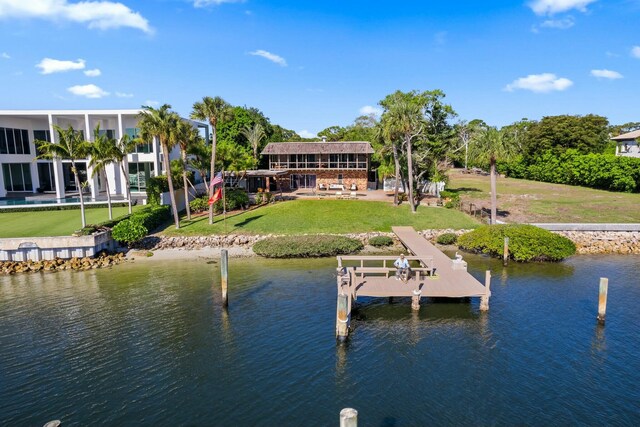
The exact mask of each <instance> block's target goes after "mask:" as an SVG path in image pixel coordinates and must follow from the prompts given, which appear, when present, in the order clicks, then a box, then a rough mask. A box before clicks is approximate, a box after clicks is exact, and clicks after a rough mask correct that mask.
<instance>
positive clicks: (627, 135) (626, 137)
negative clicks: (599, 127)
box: [611, 129, 640, 141]
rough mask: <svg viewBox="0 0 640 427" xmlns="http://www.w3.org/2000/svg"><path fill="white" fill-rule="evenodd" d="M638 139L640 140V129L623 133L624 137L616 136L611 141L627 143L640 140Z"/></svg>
mask: <svg viewBox="0 0 640 427" xmlns="http://www.w3.org/2000/svg"><path fill="white" fill-rule="evenodd" d="M638 138H640V129H638V130H634V131H632V132H627V133H623V134H622V135H618V136H614V137H613V138H611V139H613V140H614V141H626V140H629V139H638Z"/></svg>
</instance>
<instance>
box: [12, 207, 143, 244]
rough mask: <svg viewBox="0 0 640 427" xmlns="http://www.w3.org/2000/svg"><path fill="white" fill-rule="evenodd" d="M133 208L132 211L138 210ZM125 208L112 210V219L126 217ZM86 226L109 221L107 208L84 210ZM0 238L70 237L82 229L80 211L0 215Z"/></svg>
mask: <svg viewBox="0 0 640 427" xmlns="http://www.w3.org/2000/svg"><path fill="white" fill-rule="evenodd" d="M139 208H140V206H134V207H133V209H134V210H135V209H139ZM127 212H128V210H127V208H126V207H118V208H113V217H114V218H117V217H119V216H122V215H126V213H127ZM86 216H87V224H97V223H100V222H103V221H106V220H108V219H109V212H108V211H107V208H106V207H105V208H92V209H87V210H86ZM0 224H2V226H0V238H6V237H43V236H70V235H71V234H72V233H73V232H74V231H75V230H79V229H81V228H82V221H81V219H80V209H73V210H66V211H41V212H8V213H0Z"/></svg>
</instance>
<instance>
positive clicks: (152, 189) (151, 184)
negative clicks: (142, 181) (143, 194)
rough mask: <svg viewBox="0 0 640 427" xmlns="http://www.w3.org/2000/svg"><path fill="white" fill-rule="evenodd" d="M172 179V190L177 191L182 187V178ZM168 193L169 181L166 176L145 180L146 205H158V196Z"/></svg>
mask: <svg viewBox="0 0 640 427" xmlns="http://www.w3.org/2000/svg"><path fill="white" fill-rule="evenodd" d="M171 177H172V178H173V190H174V191H175V190H179V189H181V188H182V187H183V185H182V176H180V177H179V178H177V177H174V176H173V174H172V175H171ZM167 191H169V181H167V176H166V175H158V176H152V177H150V178H149V179H148V180H147V203H148V204H150V205H159V204H160V195H161V194H162V193H166V192H167Z"/></svg>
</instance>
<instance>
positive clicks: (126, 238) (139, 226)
mask: <svg viewBox="0 0 640 427" xmlns="http://www.w3.org/2000/svg"><path fill="white" fill-rule="evenodd" d="M148 232H149V230H148V229H147V227H145V226H144V224H143V222H142V218H136V217H132V218H130V219H126V220H124V221H121V222H119V223H118V224H116V226H115V227H113V230H112V232H111V236H112V237H113V238H114V239H115V240H117V241H118V242H123V243H126V244H127V245H131V244H132V243H135V242H137V241H139V240H140V239H142V238H143V237H144V236H146V235H147V233H148Z"/></svg>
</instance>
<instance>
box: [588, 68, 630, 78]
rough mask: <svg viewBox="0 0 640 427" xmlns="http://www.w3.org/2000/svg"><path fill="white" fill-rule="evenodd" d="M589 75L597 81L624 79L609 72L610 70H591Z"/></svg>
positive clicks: (616, 73) (617, 73)
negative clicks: (597, 79)
mask: <svg viewBox="0 0 640 427" xmlns="http://www.w3.org/2000/svg"><path fill="white" fill-rule="evenodd" d="M591 75H592V76H593V77H597V78H599V79H609V80H616V79H621V78H623V77H624V76H623V75H622V74H620V73H619V72H617V71H611V70H591Z"/></svg>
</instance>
